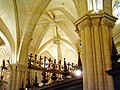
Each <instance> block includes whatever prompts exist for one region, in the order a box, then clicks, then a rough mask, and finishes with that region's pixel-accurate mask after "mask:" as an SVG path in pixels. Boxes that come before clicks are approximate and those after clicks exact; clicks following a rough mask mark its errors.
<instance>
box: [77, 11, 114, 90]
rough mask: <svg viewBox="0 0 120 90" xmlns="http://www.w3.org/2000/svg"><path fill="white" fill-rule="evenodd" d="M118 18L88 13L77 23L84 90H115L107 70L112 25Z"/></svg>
mask: <svg viewBox="0 0 120 90" xmlns="http://www.w3.org/2000/svg"><path fill="white" fill-rule="evenodd" d="M115 21H116V18H114V17H113V16H111V15H108V14H106V13H97V14H87V15H85V16H83V17H82V18H80V19H79V20H78V21H77V22H76V23H75V25H76V27H78V29H79V30H78V31H77V32H78V34H80V35H79V36H81V37H80V38H81V44H82V51H81V60H82V65H83V88H84V90H114V86H113V80H112V77H111V76H108V75H107V73H106V72H105V71H106V70H109V69H110V68H112V66H111V58H110V57H111V50H112V49H111V44H112V43H111V39H112V36H111V25H112V27H113V26H114V22H115Z"/></svg>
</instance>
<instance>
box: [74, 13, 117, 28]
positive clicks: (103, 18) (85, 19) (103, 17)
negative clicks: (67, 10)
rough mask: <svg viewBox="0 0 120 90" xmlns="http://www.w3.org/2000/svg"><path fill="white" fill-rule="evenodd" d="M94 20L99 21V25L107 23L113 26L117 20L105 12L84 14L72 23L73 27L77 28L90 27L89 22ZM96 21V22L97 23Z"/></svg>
mask: <svg viewBox="0 0 120 90" xmlns="http://www.w3.org/2000/svg"><path fill="white" fill-rule="evenodd" d="M94 19H95V20H96V19H99V20H100V22H101V24H105V23H106V24H107V23H108V22H109V23H110V24H113V25H114V23H115V22H116V20H117V18H116V17H114V16H113V15H110V14H107V13H105V12H101V13H89V14H86V15H84V16H82V17H80V18H79V19H78V20H77V21H76V22H74V25H75V26H76V27H77V26H84V25H87V26H89V25H91V21H92V20H94ZM99 20H98V21H99Z"/></svg>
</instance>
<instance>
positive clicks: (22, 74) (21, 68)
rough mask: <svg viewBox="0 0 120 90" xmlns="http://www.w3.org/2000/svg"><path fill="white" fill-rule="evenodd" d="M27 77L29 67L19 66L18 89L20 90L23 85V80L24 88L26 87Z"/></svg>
mask: <svg viewBox="0 0 120 90" xmlns="http://www.w3.org/2000/svg"><path fill="white" fill-rule="evenodd" d="M26 75H27V66H25V65H20V64H18V65H17V77H16V78H17V80H16V89H15V90H19V88H20V87H21V85H22V80H24V87H25V85H26V77H27V76H26Z"/></svg>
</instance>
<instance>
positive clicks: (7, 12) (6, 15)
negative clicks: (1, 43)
mask: <svg viewBox="0 0 120 90" xmlns="http://www.w3.org/2000/svg"><path fill="white" fill-rule="evenodd" d="M0 17H1V19H2V20H3V22H4V23H5V24H6V26H7V27H8V29H9V31H10V33H11V35H12V37H13V38H14V40H16V21H15V13H14V5H13V1H12V0H0Z"/></svg>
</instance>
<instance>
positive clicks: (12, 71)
mask: <svg viewBox="0 0 120 90" xmlns="http://www.w3.org/2000/svg"><path fill="white" fill-rule="evenodd" d="M8 70H9V80H8V90H15V85H16V84H15V79H16V65H15V64H10V65H9V67H8Z"/></svg>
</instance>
